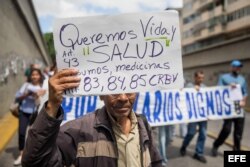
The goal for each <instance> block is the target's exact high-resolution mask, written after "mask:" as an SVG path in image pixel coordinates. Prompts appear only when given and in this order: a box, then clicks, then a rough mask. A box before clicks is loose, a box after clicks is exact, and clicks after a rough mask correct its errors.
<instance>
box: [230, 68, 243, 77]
mask: <svg viewBox="0 0 250 167" xmlns="http://www.w3.org/2000/svg"><path fill="white" fill-rule="evenodd" d="M240 70H241V67H232V72H233V74H235V75H238V74H239V73H240Z"/></svg>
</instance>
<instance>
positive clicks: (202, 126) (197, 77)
mask: <svg viewBox="0 0 250 167" xmlns="http://www.w3.org/2000/svg"><path fill="white" fill-rule="evenodd" d="M203 80H204V74H203V72H202V71H197V72H195V73H194V84H193V83H190V84H188V85H187V87H189V88H192V87H193V88H195V90H197V91H200V89H202V88H203V87H206V86H205V85H204V84H203ZM197 126H198V127H199V136H198V139H197V142H196V149H195V154H194V156H193V158H194V159H196V160H198V161H200V162H203V163H206V162H207V160H206V158H205V157H204V146H205V141H206V132H207V121H200V122H193V123H189V124H188V128H187V134H186V136H185V138H184V140H183V143H182V146H181V149H180V153H181V155H182V156H184V155H186V148H187V146H188V145H189V143H190V141H191V140H192V138H193V137H194V135H195V133H196V127H197Z"/></svg>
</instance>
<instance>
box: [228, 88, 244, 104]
mask: <svg viewBox="0 0 250 167" xmlns="http://www.w3.org/2000/svg"><path fill="white" fill-rule="evenodd" d="M230 97H231V100H232V101H240V100H242V99H243V95H242V91H241V88H240V85H236V87H234V88H233V87H230Z"/></svg>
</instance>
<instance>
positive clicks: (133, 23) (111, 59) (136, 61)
mask: <svg viewBox="0 0 250 167" xmlns="http://www.w3.org/2000/svg"><path fill="white" fill-rule="evenodd" d="M54 41H55V47H56V51H57V56H56V59H57V65H58V68H59V69H64V68H77V69H79V71H80V72H79V76H81V78H82V79H81V84H80V86H79V87H78V88H77V89H74V90H68V91H67V92H66V93H67V94H73V95H89V94H113V93H124V92H140V91H150V90H160V89H166V88H181V87H183V72H182V60H181V44H180V31H179V18H178V13H177V12H175V11H169V12H158V13H140V14H124V15H118V16H95V17H84V18H70V19H59V20H57V21H56V23H55V26H54Z"/></svg>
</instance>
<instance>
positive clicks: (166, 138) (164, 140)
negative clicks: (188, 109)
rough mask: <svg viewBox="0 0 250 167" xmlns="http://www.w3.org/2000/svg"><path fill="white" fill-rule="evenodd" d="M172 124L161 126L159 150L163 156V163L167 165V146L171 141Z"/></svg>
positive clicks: (159, 128)
mask: <svg viewBox="0 0 250 167" xmlns="http://www.w3.org/2000/svg"><path fill="white" fill-rule="evenodd" d="M171 128H172V127H171V125H165V126H159V127H158V130H159V136H158V137H159V150H160V154H161V156H162V158H163V162H162V165H163V166H166V165H167V161H168V159H167V151H166V150H167V147H168V145H169V143H170V142H171V141H170V136H171Z"/></svg>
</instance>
